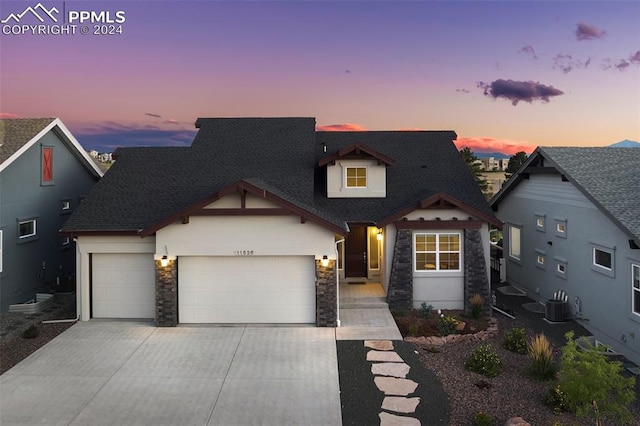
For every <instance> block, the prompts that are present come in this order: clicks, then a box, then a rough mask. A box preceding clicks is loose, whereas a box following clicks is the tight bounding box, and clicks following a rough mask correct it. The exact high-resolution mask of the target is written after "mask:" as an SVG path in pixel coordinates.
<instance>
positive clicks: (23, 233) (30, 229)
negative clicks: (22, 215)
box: [18, 219, 36, 240]
mask: <svg viewBox="0 0 640 426" xmlns="http://www.w3.org/2000/svg"><path fill="white" fill-rule="evenodd" d="M35 235H36V220H35V219H29V220H21V221H19V222H18V237H19V238H20V239H21V240H23V239H26V238H30V237H34V236H35Z"/></svg>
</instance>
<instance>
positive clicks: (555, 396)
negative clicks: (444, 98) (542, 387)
mask: <svg viewBox="0 0 640 426" xmlns="http://www.w3.org/2000/svg"><path fill="white" fill-rule="evenodd" d="M544 402H545V404H547V405H548V406H549V407H550V408H551V409H552V410H553V412H554V413H555V414H560V413H563V412H565V411H569V405H568V402H567V396H566V395H565V393H564V392H563V391H562V389H560V385H555V386H554V387H553V388H551V389H549V392H548V393H547V396H546V397H545V399H544Z"/></svg>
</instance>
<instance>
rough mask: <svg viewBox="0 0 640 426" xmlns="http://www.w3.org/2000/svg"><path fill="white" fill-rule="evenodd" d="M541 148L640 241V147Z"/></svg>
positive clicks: (586, 193)
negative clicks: (639, 192) (639, 195)
mask: <svg viewBox="0 0 640 426" xmlns="http://www.w3.org/2000/svg"><path fill="white" fill-rule="evenodd" d="M539 151H540V153H541V155H542V156H543V157H544V158H546V159H547V160H551V162H553V163H555V165H556V166H557V168H559V169H560V170H561V171H562V172H563V174H565V176H566V177H567V178H568V179H569V180H570V181H572V182H574V183H575V184H576V185H577V186H578V189H581V190H582V191H583V193H584V194H585V195H586V196H587V197H589V198H591V200H592V201H593V202H595V203H596V205H597V206H598V207H600V208H601V209H602V210H604V211H605V214H607V213H608V215H609V216H610V217H611V218H612V219H614V221H617V222H618V223H619V225H621V226H623V227H624V228H626V229H627V230H628V231H629V232H630V233H632V234H633V235H634V236H635V238H637V239H639V240H640V197H638V191H639V190H640V173H639V172H640V149H638V148H547V147H545V148H539Z"/></svg>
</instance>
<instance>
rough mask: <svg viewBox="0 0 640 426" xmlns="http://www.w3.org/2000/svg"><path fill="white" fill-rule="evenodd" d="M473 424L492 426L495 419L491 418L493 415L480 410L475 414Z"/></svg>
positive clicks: (474, 425) (476, 425)
mask: <svg viewBox="0 0 640 426" xmlns="http://www.w3.org/2000/svg"><path fill="white" fill-rule="evenodd" d="M472 424H473V426H492V425H493V421H492V420H491V416H490V415H488V414H487V413H485V412H484V411H478V412H477V413H476V414H474V415H473V421H472Z"/></svg>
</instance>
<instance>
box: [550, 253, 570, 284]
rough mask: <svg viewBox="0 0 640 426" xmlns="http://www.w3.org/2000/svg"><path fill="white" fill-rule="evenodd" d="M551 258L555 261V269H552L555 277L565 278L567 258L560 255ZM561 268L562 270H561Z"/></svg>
mask: <svg viewBox="0 0 640 426" xmlns="http://www.w3.org/2000/svg"><path fill="white" fill-rule="evenodd" d="M553 260H554V261H555V269H554V273H555V274H556V277H559V278H562V279H563V280H566V279H567V269H568V267H569V266H568V261H567V259H564V258H562V257H557V256H556V257H554V258H553ZM561 269H562V270H561Z"/></svg>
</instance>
